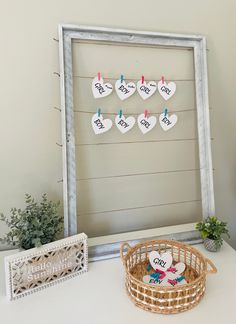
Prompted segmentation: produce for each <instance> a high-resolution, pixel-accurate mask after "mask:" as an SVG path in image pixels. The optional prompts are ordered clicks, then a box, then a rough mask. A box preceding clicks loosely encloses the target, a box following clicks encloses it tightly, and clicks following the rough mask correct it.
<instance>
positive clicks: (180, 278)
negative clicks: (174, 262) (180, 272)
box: [175, 276, 185, 282]
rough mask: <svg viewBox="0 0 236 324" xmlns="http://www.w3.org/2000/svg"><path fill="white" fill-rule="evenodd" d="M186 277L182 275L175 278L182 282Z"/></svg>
mask: <svg viewBox="0 0 236 324" xmlns="http://www.w3.org/2000/svg"><path fill="white" fill-rule="evenodd" d="M184 279H185V278H184V276H180V277H178V278H176V279H175V280H176V281H178V282H181V281H182V280H184Z"/></svg>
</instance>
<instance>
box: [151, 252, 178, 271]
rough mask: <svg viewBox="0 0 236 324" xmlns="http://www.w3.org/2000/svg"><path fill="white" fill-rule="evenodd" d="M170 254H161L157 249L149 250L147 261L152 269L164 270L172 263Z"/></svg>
mask: <svg viewBox="0 0 236 324" xmlns="http://www.w3.org/2000/svg"><path fill="white" fill-rule="evenodd" d="M172 260H173V258H172V255H171V253H170V252H165V253H162V254H161V255H160V254H159V253H158V252H157V251H151V252H150V253H149V262H150V264H151V266H152V267H153V269H154V270H155V271H156V270H162V271H164V272H165V271H166V270H167V269H168V268H169V267H170V266H171V264H172Z"/></svg>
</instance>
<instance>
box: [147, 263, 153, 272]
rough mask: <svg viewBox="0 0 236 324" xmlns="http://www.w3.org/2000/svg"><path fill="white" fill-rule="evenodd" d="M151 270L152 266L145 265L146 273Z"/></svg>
mask: <svg viewBox="0 0 236 324" xmlns="http://www.w3.org/2000/svg"><path fill="white" fill-rule="evenodd" d="M151 269H152V266H151V264H150V263H149V264H148V265H147V271H150V270H151Z"/></svg>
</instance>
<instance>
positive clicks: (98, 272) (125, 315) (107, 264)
mask: <svg viewBox="0 0 236 324" xmlns="http://www.w3.org/2000/svg"><path fill="white" fill-rule="evenodd" d="M195 247H197V248H198V249H199V250H200V251H202V252H203V253H204V255H205V256H206V257H208V258H210V259H211V260H212V261H213V262H214V263H215V265H216V267H217V269H218V273H217V274H216V275H208V277H207V287H206V293H205V296H204V298H203V299H202V301H201V302H200V304H199V305H198V306H196V307H195V308H193V309H192V310H190V311H187V312H184V313H181V314H177V315H159V314H152V313H149V312H147V311H144V310H142V309H139V308H138V307H136V306H135V305H134V304H133V303H132V302H131V301H130V299H129V298H128V296H127V295H126V291H125V287H124V269H123V265H122V263H121V260H120V259H112V260H106V261H99V262H95V263H90V264H89V272H88V273H86V274H83V275H81V276H78V277H76V278H73V279H71V280H68V281H65V282H63V283H61V284H57V285H55V286H52V287H49V288H47V289H44V290H41V291H40V292H37V293H35V294H32V295H29V296H26V297H23V298H20V299H18V300H16V301H12V302H10V301H8V300H7V299H6V297H5V279H4V266H3V257H4V255H9V254H10V253H12V252H1V253H0V278H1V284H0V323H2V324H13V323H14V324H16V323H17V324H28V323H33V324H54V323H55V324H62V323H63V324H66V323H72V324H75V323H78V324H83V323H84V324H100V323H101V324H108V323H109V324H116V323H117V324H118V323H119V324H139V323H140V324H141V323H142V324H143V323H145V324H146V323H147V324H152V323H155V324H156V323H162V324H163V323H164V324H171V323H174V324H178V323H181V324H183V323H186V324H195V323H196V324H205V323H207V324H209V323H212V324H236V275H235V273H234V271H235V270H234V269H236V251H235V250H233V249H232V248H231V247H230V246H229V245H228V244H226V243H224V246H223V247H222V250H221V251H220V252H218V253H210V252H207V251H205V249H204V247H203V246H202V245H196V246H195Z"/></svg>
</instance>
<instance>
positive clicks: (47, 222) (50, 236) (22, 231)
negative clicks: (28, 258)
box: [0, 194, 63, 250]
mask: <svg viewBox="0 0 236 324" xmlns="http://www.w3.org/2000/svg"><path fill="white" fill-rule="evenodd" d="M25 203H26V208H25V209H24V210H21V209H16V208H12V209H11V215H10V217H9V218H7V217H6V216H5V215H3V214H0V220H1V221H4V222H5V223H6V224H7V226H8V227H9V229H10V230H9V232H8V233H7V234H6V236H5V237H4V238H3V239H0V240H1V241H2V242H3V243H7V244H9V245H11V246H15V247H18V248H21V249H25V250H27V249H31V248H34V247H39V246H41V245H43V244H46V243H50V242H53V241H55V240H56V239H57V237H58V235H59V234H60V233H61V231H62V227H63V219H62V217H61V216H60V215H59V212H58V209H59V204H60V203H59V202H57V203H54V202H52V201H48V199H47V195H46V194H43V195H42V200H41V201H40V202H36V201H35V200H34V199H33V198H32V197H31V195H28V194H26V195H25Z"/></svg>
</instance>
